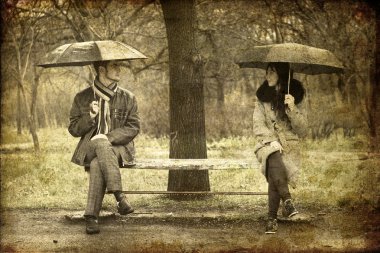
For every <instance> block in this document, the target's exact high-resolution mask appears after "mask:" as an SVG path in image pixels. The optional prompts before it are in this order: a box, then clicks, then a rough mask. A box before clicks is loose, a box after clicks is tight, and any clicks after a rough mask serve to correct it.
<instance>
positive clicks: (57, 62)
mask: <svg viewBox="0 0 380 253" xmlns="http://www.w3.org/2000/svg"><path fill="white" fill-rule="evenodd" d="M146 58H147V57H146V56H145V55H143V54H142V53H141V52H139V51H137V50H136V49H135V48H133V47H131V46H128V45H126V44H124V43H121V42H119V41H112V40H104V41H86V42H77V43H71V44H65V45H62V46H60V47H57V48H56V49H54V50H53V51H51V52H50V53H48V54H47V55H46V56H45V59H44V61H43V62H42V63H40V64H38V66H41V67H63V66H84V65H89V64H92V63H93V62H95V61H110V60H132V59H146Z"/></svg>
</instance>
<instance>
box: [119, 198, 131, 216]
mask: <svg viewBox="0 0 380 253" xmlns="http://www.w3.org/2000/svg"><path fill="white" fill-rule="evenodd" d="M117 211H118V212H119V214H121V215H126V214H129V213H133V212H134V211H135V210H134V209H133V207H132V206H131V204H129V202H128V201H127V198H126V197H124V198H123V199H122V200H121V201H120V202H117Z"/></svg>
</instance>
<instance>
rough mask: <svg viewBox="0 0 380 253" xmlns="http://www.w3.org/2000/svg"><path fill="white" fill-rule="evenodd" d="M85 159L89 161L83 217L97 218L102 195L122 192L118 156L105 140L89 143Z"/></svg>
mask: <svg viewBox="0 0 380 253" xmlns="http://www.w3.org/2000/svg"><path fill="white" fill-rule="evenodd" d="M87 159H88V160H90V161H91V164H90V171H89V174H90V176H89V189H88V196H87V206H86V211H85V213H84V215H85V216H89V215H91V216H95V217H98V216H99V213H100V209H101V207H102V202H103V198H104V194H105V192H106V190H107V192H115V191H121V190H122V184H121V175H120V169H119V163H118V156H117V153H116V152H115V149H114V148H112V145H111V143H110V142H109V141H108V140H106V139H95V140H92V141H90V143H89V150H88V152H87Z"/></svg>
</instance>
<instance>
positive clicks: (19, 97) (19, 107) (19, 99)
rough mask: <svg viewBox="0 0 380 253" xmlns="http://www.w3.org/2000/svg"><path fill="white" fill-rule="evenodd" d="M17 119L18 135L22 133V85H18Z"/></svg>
mask: <svg viewBox="0 0 380 253" xmlns="http://www.w3.org/2000/svg"><path fill="white" fill-rule="evenodd" d="M16 117H17V119H16V121H17V122H16V125H17V135H21V133H22V126H21V94H20V87H19V86H17V116H16Z"/></svg>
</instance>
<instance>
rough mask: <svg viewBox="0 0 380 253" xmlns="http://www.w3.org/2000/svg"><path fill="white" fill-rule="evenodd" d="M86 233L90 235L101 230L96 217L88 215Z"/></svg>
mask: <svg viewBox="0 0 380 253" xmlns="http://www.w3.org/2000/svg"><path fill="white" fill-rule="evenodd" d="M85 219H86V233H87V234H89V235H92V234H98V233H99V232H100V229H99V224H98V220H97V219H96V218H95V217H86V218H85Z"/></svg>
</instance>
